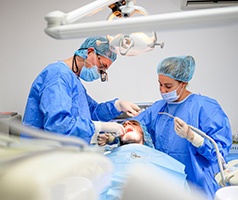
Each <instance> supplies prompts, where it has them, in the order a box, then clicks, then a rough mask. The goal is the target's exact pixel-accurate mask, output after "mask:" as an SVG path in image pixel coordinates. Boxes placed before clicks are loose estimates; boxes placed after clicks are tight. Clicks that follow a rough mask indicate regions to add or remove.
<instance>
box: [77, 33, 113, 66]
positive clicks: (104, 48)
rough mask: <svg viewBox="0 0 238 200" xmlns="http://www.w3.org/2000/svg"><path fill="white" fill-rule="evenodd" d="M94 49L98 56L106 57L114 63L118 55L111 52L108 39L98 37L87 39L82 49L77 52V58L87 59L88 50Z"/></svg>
mask: <svg viewBox="0 0 238 200" xmlns="http://www.w3.org/2000/svg"><path fill="white" fill-rule="evenodd" d="M90 47H93V48H94V50H95V53H96V54H99V55H101V56H104V57H106V58H108V59H110V60H111V61H112V62H114V61H115V60H116V58H117V54H116V53H114V52H112V51H111V50H110V46H109V41H108V39H107V38H106V37H102V36H97V37H89V38H87V39H86V40H85V41H84V42H83V44H82V45H81V46H80V48H79V49H78V50H77V51H76V52H75V54H76V55H77V56H80V57H83V58H84V59H86V58H87V49H88V48H90Z"/></svg>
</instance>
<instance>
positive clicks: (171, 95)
mask: <svg viewBox="0 0 238 200" xmlns="http://www.w3.org/2000/svg"><path fill="white" fill-rule="evenodd" d="M180 85H181V84H179V86H180ZM179 86H178V87H177V88H176V89H175V90H173V91H171V92H166V93H161V96H162V98H163V99H164V100H165V101H167V102H173V101H176V100H178V98H179V97H180V95H181V93H182V91H183V90H181V92H180V94H179V95H177V90H178V88H179Z"/></svg>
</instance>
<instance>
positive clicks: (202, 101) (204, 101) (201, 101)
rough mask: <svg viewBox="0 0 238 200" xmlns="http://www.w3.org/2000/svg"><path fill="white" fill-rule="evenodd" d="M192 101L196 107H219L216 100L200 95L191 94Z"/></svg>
mask: <svg viewBox="0 0 238 200" xmlns="http://www.w3.org/2000/svg"><path fill="white" fill-rule="evenodd" d="M192 101H194V102H196V103H197V105H208V106H220V105H219V103H218V102H217V100H216V99H214V98H211V97H208V96H205V95H201V94H193V95H192Z"/></svg>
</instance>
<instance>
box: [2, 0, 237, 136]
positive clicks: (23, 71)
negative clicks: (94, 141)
mask: <svg viewBox="0 0 238 200" xmlns="http://www.w3.org/2000/svg"><path fill="white" fill-rule="evenodd" d="M92 1H93V0H67V1H66V0H64V1H63V0H61V1H58V0H41V1H34V0H32V1H31V0H21V1H16V0H15V2H14V3H13V2H12V1H9V0H2V1H1V3H0V24H1V31H0V36H1V37H0V44H1V48H0V58H1V65H0V91H1V95H0V111H16V112H18V113H20V114H22V115H23V113H24V107H25V104H26V100H27V96H28V92H29V89H30V86H31V83H32V82H33V80H34V78H35V77H36V75H37V74H38V73H39V72H40V71H41V70H42V69H43V68H44V67H45V66H46V65H47V64H48V63H50V62H54V61H56V60H58V59H66V58H68V57H70V56H72V55H73V53H74V51H75V50H76V49H77V48H78V47H79V46H80V44H81V42H82V41H83V40H84V38H81V39H72V40H55V39H53V38H51V37H49V36H47V35H46V34H45V33H44V29H45V28H46V21H45V19H44V16H45V15H46V14H47V13H49V12H51V11H54V10H60V11H63V12H66V13H67V12H70V11H72V10H75V9H76V8H79V7H81V6H83V5H86V4H87V3H89V2H92ZM136 5H138V6H142V7H144V8H145V9H146V10H147V11H148V12H149V13H150V14H159V13H167V12H176V11H181V10H180V4H179V1H178V0H146V1H145V0H137V1H136ZM109 13H110V9H109V8H108V9H106V10H103V11H102V12H100V13H97V14H96V15H94V16H92V17H89V18H88V19H85V20H86V21H90V20H95V19H96V20H98V19H101V20H103V19H105V18H106V17H107V16H108V14H109ZM157 33H158V40H163V41H164V42H165V47H164V49H162V50H161V49H160V48H159V47H156V48H155V49H154V51H152V52H149V53H147V54H144V55H141V56H136V57H123V56H119V58H118V59H117V61H116V62H115V63H114V64H113V66H112V67H111V68H110V70H109V82H107V83H101V82H100V81H95V82H93V83H86V84H85V85H86V87H87V89H88V93H89V94H90V95H91V96H92V97H93V98H95V99H96V100H98V101H99V102H100V101H104V100H108V99H112V98H114V97H119V98H122V99H125V100H130V101H133V102H143V101H155V100H157V99H160V98H161V97H160V94H159V92H158V91H159V89H158V83H157V75H156V66H157V64H158V62H159V61H160V60H161V59H162V58H164V57H167V56H174V55H185V54H190V55H192V56H194V57H195V59H196V62H197V66H196V71H195V75H194V78H193V79H192V81H191V82H190V85H189V89H190V90H191V91H193V92H195V93H202V94H204V95H208V96H210V97H213V98H215V99H217V100H218V102H219V103H220V104H221V106H222V107H223V109H224V110H225V112H226V113H227V115H228V116H229V118H230V121H231V125H232V129H233V131H234V132H235V131H237V130H238V123H237V114H238V106H237V102H238V92H237V90H236V86H237V69H236V68H237V57H238V51H237V47H238V39H237V36H238V22H237V23H236V24H227V25H226V26H217V27H205V28H197V29H188V30H177V31H163V32H157Z"/></svg>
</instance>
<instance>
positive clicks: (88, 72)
mask: <svg viewBox="0 0 238 200" xmlns="http://www.w3.org/2000/svg"><path fill="white" fill-rule="evenodd" d="M79 77H80V78H81V79H83V80H85V81H87V82H92V81H94V80H97V79H99V77H100V74H99V72H98V67H97V66H96V65H94V66H92V67H91V68H87V67H85V66H83V67H82V69H81V72H80V75H79Z"/></svg>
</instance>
